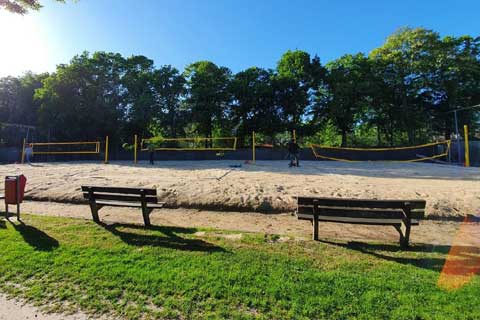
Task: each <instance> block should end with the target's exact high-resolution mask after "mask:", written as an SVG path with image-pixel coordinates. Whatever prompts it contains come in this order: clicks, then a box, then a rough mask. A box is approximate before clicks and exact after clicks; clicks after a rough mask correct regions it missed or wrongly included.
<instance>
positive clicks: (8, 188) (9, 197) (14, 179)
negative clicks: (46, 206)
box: [5, 174, 27, 204]
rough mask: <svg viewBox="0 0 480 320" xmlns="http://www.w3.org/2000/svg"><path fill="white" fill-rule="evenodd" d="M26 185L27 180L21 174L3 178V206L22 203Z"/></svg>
mask: <svg viewBox="0 0 480 320" xmlns="http://www.w3.org/2000/svg"><path fill="white" fill-rule="evenodd" d="M26 184H27V178H25V176H24V175H23V174H22V175H19V176H8V177H5V204H19V203H22V201H23V196H24V194H25V186H26ZM17 197H18V199H17Z"/></svg>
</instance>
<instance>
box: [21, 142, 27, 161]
mask: <svg viewBox="0 0 480 320" xmlns="http://www.w3.org/2000/svg"><path fill="white" fill-rule="evenodd" d="M25 143H26V139H25V138H23V147H22V161H21V163H24V162H25Z"/></svg>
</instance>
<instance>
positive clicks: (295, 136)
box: [293, 129, 297, 143]
mask: <svg viewBox="0 0 480 320" xmlns="http://www.w3.org/2000/svg"><path fill="white" fill-rule="evenodd" d="M293 142H295V143H296V142H297V133H296V132H295V129H293Z"/></svg>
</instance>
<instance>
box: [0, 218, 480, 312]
mask: <svg viewBox="0 0 480 320" xmlns="http://www.w3.org/2000/svg"><path fill="white" fill-rule="evenodd" d="M246 218H248V217H246ZM23 219H24V220H23V222H24V223H23V224H19V223H17V222H8V221H1V220H0V291H3V292H6V293H8V294H10V295H12V296H17V297H21V298H24V299H27V300H29V301H31V302H32V303H35V304H37V305H42V306H43V307H44V308H47V309H48V310H51V311H63V312H74V311H75V310H82V311H84V312H87V313H96V314H109V315H113V316H122V317H125V318H131V319H137V318H142V319H144V318H146V319H149V318H174V319H176V318H181V319H198V318H209V319H210V318H211V319H217V318H219V319H223V318H230V319H231V318H233V319H255V318H258V319H312V318H313V319H479V318H480V277H479V276H475V277H474V278H473V280H472V281H471V282H470V283H469V284H468V285H466V286H464V287H462V288H460V289H458V290H456V291H450V292H448V291H445V290H442V289H439V288H438V287H437V280H438V277H439V274H440V271H441V268H442V265H443V263H444V259H445V257H446V254H447V253H448V249H449V248H448V247H442V246H440V247H433V246H415V247H413V248H412V249H410V250H408V251H400V250H398V246H397V245H396V244H391V245H390V244H387V245H381V244H361V243H350V244H345V243H340V242H320V243H318V242H317V243H314V242H311V241H306V242H305V241H304V242H302V241H295V240H291V241H280V240H282V239H280V238H279V237H278V236H265V235H262V234H245V233H244V234H243V237H242V238H241V239H238V238H237V239H236V238H235V237H226V235H228V232H220V231H213V230H201V231H203V232H204V233H202V234H195V233H196V232H197V231H198V230H197V229H185V228H175V227H152V228H149V229H148V230H146V229H144V228H143V227H138V226H132V225H120V224H118V225H112V226H103V225H97V224H94V223H92V222H90V221H84V220H76V219H65V218H53V217H41V216H32V215H25V216H24V218H23Z"/></svg>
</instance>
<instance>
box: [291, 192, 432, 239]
mask: <svg viewBox="0 0 480 320" xmlns="http://www.w3.org/2000/svg"><path fill="white" fill-rule="evenodd" d="M425 205H426V202H425V200H370V199H343V198H323V197H297V210H296V212H295V213H296V215H297V218H298V219H300V220H310V221H312V225H313V239H314V240H318V224H319V221H326V222H336V223H350V224H363V225H384V226H393V227H394V228H395V229H396V230H397V231H398V232H399V234H400V244H401V245H402V246H408V242H409V238H410V228H411V226H417V225H419V223H420V219H422V218H423V217H424V216H425Z"/></svg>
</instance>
